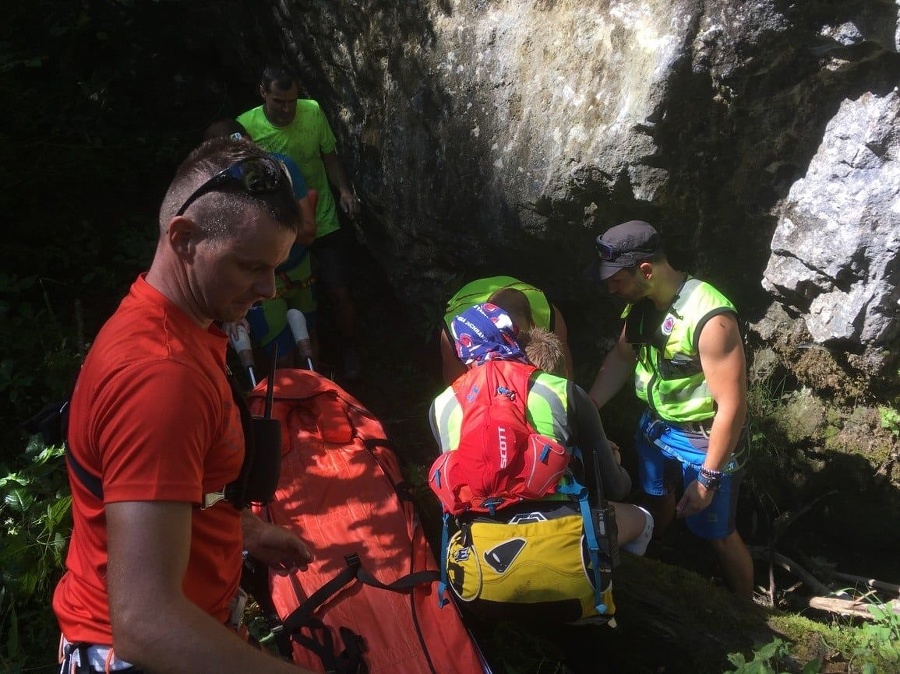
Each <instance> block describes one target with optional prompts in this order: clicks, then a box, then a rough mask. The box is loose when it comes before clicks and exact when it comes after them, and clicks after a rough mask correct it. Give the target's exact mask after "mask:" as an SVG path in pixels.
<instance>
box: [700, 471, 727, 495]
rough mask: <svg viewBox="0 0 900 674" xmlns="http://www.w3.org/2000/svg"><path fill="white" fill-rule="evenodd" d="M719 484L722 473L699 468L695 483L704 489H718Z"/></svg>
mask: <svg viewBox="0 0 900 674" xmlns="http://www.w3.org/2000/svg"><path fill="white" fill-rule="evenodd" d="M721 482H722V473H721V472H720V471H717V470H706V469H704V468H701V469H700V472H699V473H697V483H698V484H701V485H703V486H704V487H706V489H709V490H713V489H718V488H719V484H720V483H721Z"/></svg>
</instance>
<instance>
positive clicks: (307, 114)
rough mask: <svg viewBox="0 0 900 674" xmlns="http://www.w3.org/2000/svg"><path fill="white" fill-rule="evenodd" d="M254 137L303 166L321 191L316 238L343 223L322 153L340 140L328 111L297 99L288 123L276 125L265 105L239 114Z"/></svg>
mask: <svg viewBox="0 0 900 674" xmlns="http://www.w3.org/2000/svg"><path fill="white" fill-rule="evenodd" d="M237 121H239V122H240V123H241V124H243V125H244V128H245V129H247V133H249V134H250V137H251V138H252V139H253V141H254V142H255V143H256V144H257V145H259V146H260V147H261V148H263V149H264V150H268V151H269V152H280V153H281V154H284V155H287V156H288V157H290V158H291V159H293V160H294V161H295V162H297V165H298V166H299V167H300V172H301V173H302V174H303V177H304V178H306V184H307V185H308V186H309V187H310V188H312V189H314V190H316V191H317V192H318V193H319V201H318V204H317V205H316V238H321V237H323V236H325V235H326V234H330V233H331V232H333V231H335V230H336V229H338V227H340V223H339V222H338V218H337V210H336V209H335V204H334V197H333V196H332V194H331V187H330V186H329V184H328V174H327V173H326V172H325V164H323V163H322V155H323V154H327V153H329V152H334V148H335V146H336V145H337V140H336V139H335V137H334V133H333V132H332V130H331V127H330V126H329V125H328V120H327V119H326V118H325V114H324V113H323V112H322V109H321V108H320V107H319V104H318V103H317V102H316V101H313V100H310V99H305V98H301V99H298V100H297V114H296V115H294V120H293V121H292V122H291V123H290V124H288V125H287V126H284V127H277V126H274V125H273V124H272V123H271V122H270V121H269V120H268V119H266V114H265V112H263V106H261V105H260V106H259V107H256V108H253V109H252V110H248V111H247V112H245V113H243V114H241V115H239V116H238V118H237Z"/></svg>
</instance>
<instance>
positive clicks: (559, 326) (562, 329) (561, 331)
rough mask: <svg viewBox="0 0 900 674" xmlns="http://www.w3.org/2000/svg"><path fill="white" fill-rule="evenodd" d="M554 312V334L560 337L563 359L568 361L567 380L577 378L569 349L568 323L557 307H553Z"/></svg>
mask: <svg viewBox="0 0 900 674" xmlns="http://www.w3.org/2000/svg"><path fill="white" fill-rule="evenodd" d="M551 309H552V310H553V332H554V333H555V334H556V336H557V337H559V341H560V342H561V343H562V349H563V357H564V358H565V360H566V379H569V380H571V379H573V378H574V377H575V366H574V365H573V364H572V350H571V349H570V348H569V329H568V328H567V327H566V321H565V319H564V318H563V315H562V312H561V311H560V310H559V309H557V308H556V307H555V306H551Z"/></svg>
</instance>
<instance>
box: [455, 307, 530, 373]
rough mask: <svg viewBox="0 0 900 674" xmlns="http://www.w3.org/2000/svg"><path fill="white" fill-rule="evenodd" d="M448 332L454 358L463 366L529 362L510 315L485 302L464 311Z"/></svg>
mask: <svg viewBox="0 0 900 674" xmlns="http://www.w3.org/2000/svg"><path fill="white" fill-rule="evenodd" d="M450 330H451V332H453V339H454V341H455V343H456V354H457V355H458V356H459V359H460V360H461V361H462V362H463V363H465V364H466V365H469V364H471V363H481V362H484V361H486V360H494V359H496V360H516V361H519V362H522V363H527V362H528V359H527V358H526V356H525V354H524V353H523V352H522V350H521V349H520V348H519V343H518V342H517V341H516V335H517V334H518V332H519V330H518V328H517V327H516V326H515V325H514V324H513V322H512V319H511V318H510V317H509V314H507V313H506V312H505V311H504V310H503V309H501V308H500V307H498V306H496V305H494V304H491V303H489V302H485V303H484V304H476V305H475V306H474V307H471V308H470V309H466V310H465V311H464V312H462V313H461V314H459V315H458V316H456V317H455V318H454V319H453V322H452V323H451V324H450Z"/></svg>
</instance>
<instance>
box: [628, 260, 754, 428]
mask: <svg viewBox="0 0 900 674" xmlns="http://www.w3.org/2000/svg"><path fill="white" fill-rule="evenodd" d="M642 305H643V307H644V308H646V307H648V306H652V305H651V304H650V302H649V301H645V302H643V303H639V304H637V305H628V307H626V308H625V312H624V313H623V317H624V318H625V339H626V341H628V342H629V343H630V344H633V345H634V346H635V347H636V349H637V366H636V367H635V370H634V388H635V392H636V393H637V396H638V397H639V398H640V399H641V400H643V401H644V402H646V403H647V405H649V406H650V408H651V409H652V410H653V411H654V412H655V413H656V414H657V415H658V416H659V417H661V418H662V419H666V420H668V421H673V422H676V423H685V422H689V421H702V420H704V419H710V418H712V417H713V416H715V413H716V409H715V400H714V399H713V397H712V395H711V394H710V392H709V387H708V386H707V385H706V377H705V376H704V374H703V368H702V367H701V365H700V349H699V341H700V332H701V330H702V329H703V326H704V325H706V322H707V321H708V320H709V319H710V318H712V317H713V316H716V315H718V314H722V313H732V314H737V310H736V309H735V307H734V305H733V304H732V303H731V302H730V301H729V300H728V299H727V298H726V297H725V296H724V295H723V294H722V293H720V292H719V291H718V290H716V289H715V288H714V287H712V286H711V285H709V284H708V283H705V282H704V281H700V280H698V279H695V278H691V277H688V278H687V279H686V280H685V282H684V283H683V284H682V286H681V288H680V289H679V290H678V293H677V294H676V295H675V298H674V299H673V300H672V304H670V305H669V308H668V309H667V310H666V312H665V315H664V317H663V319H662V321H661V322H660V323H659V324H658V325H657V326H653V325H649V326H644V325H643V324H642V323H643V319H644V312H642V311H641V310H640V308H641V307H642ZM636 309H637V310H636ZM650 330H652V331H653V332H652V333H651V334H647V332H649V331H650Z"/></svg>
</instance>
